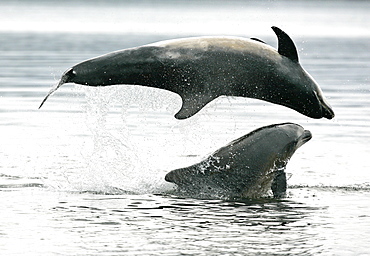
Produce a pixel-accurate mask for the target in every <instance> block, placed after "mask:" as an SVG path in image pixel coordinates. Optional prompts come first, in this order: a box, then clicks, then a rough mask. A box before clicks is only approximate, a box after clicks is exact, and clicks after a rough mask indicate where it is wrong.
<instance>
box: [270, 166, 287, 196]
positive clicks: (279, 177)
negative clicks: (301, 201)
mask: <svg viewBox="0 0 370 256" xmlns="http://www.w3.org/2000/svg"><path fill="white" fill-rule="evenodd" d="M286 188H287V182H286V173H285V172H284V170H278V171H277V172H276V174H275V178H274V180H273V181H272V184H271V190H272V193H273V194H274V197H275V198H282V197H285V194H286Z"/></svg>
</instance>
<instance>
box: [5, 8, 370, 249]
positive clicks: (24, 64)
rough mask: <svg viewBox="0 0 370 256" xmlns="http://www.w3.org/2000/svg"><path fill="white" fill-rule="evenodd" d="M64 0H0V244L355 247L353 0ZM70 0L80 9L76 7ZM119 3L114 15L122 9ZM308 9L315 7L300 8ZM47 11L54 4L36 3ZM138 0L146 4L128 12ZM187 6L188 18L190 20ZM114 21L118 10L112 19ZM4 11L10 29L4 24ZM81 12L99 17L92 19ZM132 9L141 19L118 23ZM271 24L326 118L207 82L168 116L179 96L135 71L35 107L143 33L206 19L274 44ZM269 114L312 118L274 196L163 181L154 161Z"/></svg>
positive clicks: (364, 107)
mask: <svg viewBox="0 0 370 256" xmlns="http://www.w3.org/2000/svg"><path fill="white" fill-rule="evenodd" d="M66 3H67V4H68V5H65V4H61V2H59V1H57V2H52V3H51V2H48V1H39V2H37V1H36V2H33V3H32V4H29V3H26V2H22V1H17V2H13V1H12V2H10V1H9V2H8V1H3V2H2V3H1V5H2V6H1V7H2V8H1V10H2V11H1V12H2V14H3V15H1V16H0V17H1V20H2V21H3V22H0V24H2V25H1V27H0V31H1V34H0V56H1V58H0V70H1V72H0V159H1V160H0V193H1V197H0V198H1V199H0V204H1V205H2V211H1V213H0V215H1V218H0V219H1V221H0V237H1V239H0V249H1V251H2V252H4V254H6V255H25V254H27V255H181V254H182V255H248V254H250V255H253V254H261V255H320V254H321V255H366V254H367V253H368V248H367V244H368V241H369V239H370V215H369V212H370V211H369V210H370V209H369V208H370V207H369V204H368V198H369V195H370V194H369V192H370V175H369V172H368V170H369V169H370V168H369V167H370V165H369V163H368V161H366V160H367V158H368V156H369V155H370V148H369V146H368V145H369V143H370V134H369V128H370V115H369V114H370V102H369V96H370V82H369V74H370V72H369V71H370V64H369V63H370V47H369V45H370V37H369V34H368V33H369V31H368V30H367V28H368V27H369V26H368V25H369V18H368V15H367V10H368V7H369V6H368V5H369V4H368V3H367V2H366V1H358V2H357V1H333V2H332V1H325V3H321V2H315V1H314V2H311V1H296V2H294V4H292V3H287V2H284V1H270V2H269V4H267V2H266V3H263V4H262V3H260V2H250V3H249V5H245V4H244V5H243V4H241V3H240V2H233V3H234V4H233V5H228V4H226V5H222V3H221V2H217V5H216V4H215V5H209V4H208V3H209V2H202V5H201V6H197V5H194V4H193V5H190V6H188V5H185V4H184V3H183V2H179V7H178V6H176V5H174V4H170V3H168V2H164V3H162V4H160V5H159V6H153V5H154V4H153V3H151V2H148V3H147V4H142V3H141V4H139V5H136V4H133V3H132V2H122V3H121V2H120V3H119V4H117V5H116V4H115V2H114V1H112V2H109V4H103V3H102V2H100V1H95V2H94V4H95V5H94V4H86V3H84V2H78V1H77V2H75V3H74V4H72V2H68V1H67V2H66ZM3 7H4V8H3ZM180 7H181V8H180ZM287 7H289V8H287ZM290 7H291V8H290ZM17 8H18V9H17ZM307 8H309V10H310V12H306V10H307ZM15 10H19V12H17V11H15ZM197 10H198V12H197ZM200 10H201V11H200ZM220 10H223V12H221V11H220ZM224 10H227V12H225V11H224ZM292 10H294V11H295V12H294V16H292V15H293V12H292ZM83 11H85V12H86V15H85V16H83V17H85V18H81V17H80V18H78V15H77V14H81V15H82V13H83ZM123 11H125V12H126V13H129V15H128V16H127V17H126V16H124V15H121V12H123ZM40 13H42V14H43V15H41V16H40ZM220 13H221V14H220ZM232 13H234V15H232ZM243 13H246V15H245V16H243V15H242V14H243ZM251 13H252V14H253V15H252V14H251ZM286 13H288V14H290V15H285V14H286ZM308 13H315V14H322V15H318V16H315V17H317V18H315V22H314V23H311V22H308V21H309V20H311V19H312V15H308ZM22 14H23V15H22ZM67 14H70V15H67ZM87 14H88V15H87ZM97 14H100V15H110V16H111V17H113V18H112V19H108V18H107V17H106V16H99V15H97ZM158 14H160V15H158ZM248 14H249V15H248ZM266 14H270V15H266ZM53 15H56V16H55V17H56V18H55V19H54V18H53V19H51V18H50V17H51V16H53ZM141 15H146V19H141V20H140V22H139V21H138V17H142V16H141ZM191 15H192V16H191ZM190 16H191V17H192V18H191V20H190V21H189V22H187V20H189V19H188V18H189V17H190ZM42 17H43V19H44V20H46V21H48V22H45V21H44V20H43V19H42ZM96 17H100V19H97V18H96ZM117 17H120V18H119V19H118V18H117ZM176 17H177V18H176ZM241 17H244V18H243V19H241ZM297 17H300V18H297ZM27 18H30V19H29V22H26V21H25V20H26V19H27ZM199 21H202V22H201V24H200V25H199V26H197V28H196V29H195V30H192V29H191V26H193V25H194V24H193V22H198V23H199ZM293 21H295V22H293ZM6 22H8V23H6ZM12 22H13V23H12ZM125 22H126V23H129V24H131V25H130V26H128V25H127V26H122V25H123V24H124V23H125ZM176 22H177V23H176ZM251 22H253V23H251ZM11 23H12V24H14V27H13V29H11V27H10V26H6V24H11ZM47 23H48V24H47ZM72 23H73V26H72V25H71V24H72ZM220 23H222V24H223V25H222V26H221V25H220ZM344 23H345V25H343V24H344ZM4 24H5V25H4ZM82 24H83V25H82ZM96 24H103V25H105V26H106V25H109V26H106V28H108V29H106V30H104V29H102V27H101V26H100V25H99V26H95V25H96ZM114 24H116V25H117V26H116V25H114ZM176 24H177V25H176ZM251 24H252V25H251ZM66 25H70V26H69V28H70V31H69V29H66V27H68V26H66ZM103 25H102V26H103ZM134 25H136V28H141V29H137V30H133V29H132V28H133V27H135V26H134ZM175 25H176V26H175ZM271 25H277V26H280V27H281V28H283V29H284V30H286V31H287V32H288V34H290V35H291V36H292V37H293V39H294V41H295V42H296V45H297V48H298V49H299V54H300V62H301V64H302V65H303V67H304V68H305V69H306V70H307V71H308V72H309V73H310V74H311V75H312V76H313V77H314V78H315V79H316V81H317V82H318V83H319V84H320V86H321V88H322V90H323V92H324V94H325V95H326V97H327V98H328V101H329V102H330V104H331V105H332V107H333V109H334V111H335V114H336V117H335V118H334V119H333V120H325V119H319V120H315V119H310V118H307V117H305V116H302V115H301V114H299V113H297V112H295V111H293V110H291V109H288V108H285V107H282V106H277V105H273V104H270V103H267V102H262V101H258V100H253V99H244V98H226V97H222V98H219V99H217V100H216V101H214V102H212V103H210V104H209V105H207V107H206V108H204V109H203V110H202V111H200V113H198V114H197V115H196V116H194V117H192V118H190V119H187V120H182V121H179V120H176V119H175V118H174V117H173V115H174V114H175V113H176V112H177V111H178V110H179V108H180V106H181V101H180V97H179V96H177V95H175V94H172V93H170V92H166V91H159V90H156V89H151V88H143V87H138V86H112V87H106V88H86V87H83V86H78V85H65V86H63V87H61V88H60V89H59V90H58V91H57V92H56V93H55V94H54V95H52V96H51V97H50V99H49V100H48V101H47V102H46V103H45V105H44V106H43V108H42V109H41V110H38V109H37V108H38V106H39V104H40V103H41V101H42V99H43V97H44V96H45V95H46V93H47V92H48V90H49V89H50V88H51V86H52V85H54V84H55V83H56V82H57V80H58V79H59V77H60V75H61V74H62V73H63V72H64V71H65V70H66V69H67V68H69V67H70V66H72V65H74V64H76V63H78V62H80V61H82V60H85V59H88V58H92V57H95V56H98V55H100V54H104V53H107V52H110V51H114V50H119V49H123V48H126V47H133V46H137V45H142V44H147V43H152V42H155V41H158V40H164V39H170V38H178V37H181V36H185V35H189V36H193V35H198V34H202V35H207V34H217V32H219V33H220V34H229V35H238V36H257V37H259V38H261V39H263V40H265V41H266V42H267V43H268V44H271V45H273V46H275V45H276V39H275V38H274V36H273V32H272V30H271V29H270V28H269V27H270V26H271ZM94 26H95V29H94ZM302 26H303V27H304V28H305V29H302ZM82 27H87V28H88V29H87V30H85V31H82V30H83V29H82ZM118 27H119V28H122V27H123V28H124V29H123V28H122V29H118ZM193 27H194V26H193ZM318 27H320V29H317V28H318ZM144 28H146V29H144ZM209 28H212V29H209ZM226 28H231V29H229V30H228V29H226ZM261 28H263V29H261ZM364 28H366V29H364ZM103 30H104V31H103ZM281 122H295V123H298V124H300V125H302V126H303V127H304V128H305V129H308V130H310V131H311V132H312V133H313V139H312V140H311V141H310V142H308V143H307V144H305V145H304V146H303V147H302V148H300V149H299V150H298V151H297V152H296V153H295V155H294V156H293V158H292V159H291V161H290V162H289V164H288V167H287V172H288V173H289V175H290V176H291V177H290V179H289V181H288V183H289V186H290V187H289V191H288V197H287V198H286V199H284V200H273V199H260V200H242V201H237V202H232V201H227V200H216V199H213V200H211V199H208V200H199V199H194V198H187V197H185V198H181V197H177V196H174V195H171V194H168V193H167V192H168V191H169V190H171V189H172V188H173V187H172V185H171V184H167V183H166V182H165V181H164V175H165V174H166V173H167V172H168V171H170V170H172V169H174V168H179V167H183V166H186V165H190V164H193V163H195V162H197V161H199V160H201V159H203V158H204V156H206V155H207V154H209V153H211V152H212V151H214V150H216V149H218V148H219V147H221V146H223V145H225V144H226V143H228V142H230V141H231V140H233V139H235V138H238V137H240V136H242V135H244V134H246V133H248V132H250V131H252V130H254V129H256V128H258V127H261V126H263V125H269V124H272V123H281Z"/></svg>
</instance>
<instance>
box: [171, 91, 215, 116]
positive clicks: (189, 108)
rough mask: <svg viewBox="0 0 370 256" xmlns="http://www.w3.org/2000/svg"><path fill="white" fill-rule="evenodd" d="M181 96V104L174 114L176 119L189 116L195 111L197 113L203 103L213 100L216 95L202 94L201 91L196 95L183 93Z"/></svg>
mask: <svg viewBox="0 0 370 256" xmlns="http://www.w3.org/2000/svg"><path fill="white" fill-rule="evenodd" d="M181 98H182V106H181V109H180V110H179V112H177V114H176V115H175V118H177V119H180V120H181V119H186V118H189V117H191V116H193V115H195V114H196V113H198V112H199V111H200V110H201V109H202V108H203V107H204V106H205V105H207V104H208V103H209V102H211V101H212V100H214V99H215V98H217V97H213V96H209V95H203V94H201V93H199V94H197V96H195V97H194V95H189V96H188V95H183V96H181Z"/></svg>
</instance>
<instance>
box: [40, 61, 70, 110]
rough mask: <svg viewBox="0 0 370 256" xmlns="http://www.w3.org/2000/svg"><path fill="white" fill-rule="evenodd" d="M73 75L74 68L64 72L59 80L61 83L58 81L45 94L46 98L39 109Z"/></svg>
mask: <svg viewBox="0 0 370 256" xmlns="http://www.w3.org/2000/svg"><path fill="white" fill-rule="evenodd" d="M72 76H73V69H72V68H70V69H68V70H67V71H66V72H64V74H63V75H62V77H61V78H60V80H59V83H57V84H56V85H55V86H54V87H53V88H51V90H50V91H49V93H48V94H47V95H46V96H45V98H44V100H43V101H42V102H41V104H40V106H39V109H40V108H41V107H42V105H44V103H45V101H46V100H47V99H48V98H49V96H50V95H52V94H53V93H54V92H55V91H56V90H58V88H59V87H61V86H62V85H63V84H65V83H67V82H68V81H69V79H70V78H71V77H72Z"/></svg>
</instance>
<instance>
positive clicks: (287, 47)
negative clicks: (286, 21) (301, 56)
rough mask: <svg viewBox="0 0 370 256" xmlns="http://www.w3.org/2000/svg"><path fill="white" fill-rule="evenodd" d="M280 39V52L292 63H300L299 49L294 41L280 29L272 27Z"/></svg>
mask: <svg viewBox="0 0 370 256" xmlns="http://www.w3.org/2000/svg"><path fill="white" fill-rule="evenodd" d="M271 28H272V30H274V32H275V34H276V36H277V37H278V52H279V53H280V55H283V56H285V57H287V58H289V59H291V60H292V61H295V62H298V53H297V48H296V47H295V45H294V42H293V40H292V39H291V38H290V37H289V36H288V35H287V34H286V33H285V32H284V31H282V30H281V29H280V28H278V27H271Z"/></svg>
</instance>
